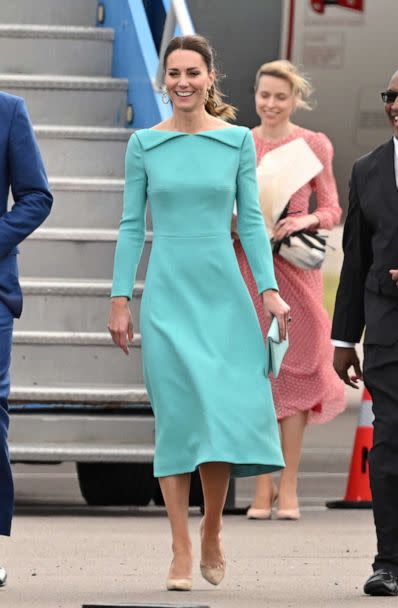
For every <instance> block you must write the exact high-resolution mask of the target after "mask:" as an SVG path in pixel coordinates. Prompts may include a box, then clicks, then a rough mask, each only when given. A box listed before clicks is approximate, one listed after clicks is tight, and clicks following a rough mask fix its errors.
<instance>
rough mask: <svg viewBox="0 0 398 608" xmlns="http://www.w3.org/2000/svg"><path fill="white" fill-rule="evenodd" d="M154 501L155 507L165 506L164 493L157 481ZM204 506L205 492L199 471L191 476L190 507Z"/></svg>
mask: <svg viewBox="0 0 398 608" xmlns="http://www.w3.org/2000/svg"><path fill="white" fill-rule="evenodd" d="M153 500H154V503H155V505H158V506H164V500H163V496H162V492H161V489H160V486H159V482H158V480H157V479H156V480H155V491H154V494H153ZM202 505H203V492H202V482H201V481H200V475H199V471H195V472H194V473H192V474H191V490H190V492H189V506H190V507H200V506H202Z"/></svg>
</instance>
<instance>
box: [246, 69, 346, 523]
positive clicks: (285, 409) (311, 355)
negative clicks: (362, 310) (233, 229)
mask: <svg viewBox="0 0 398 608" xmlns="http://www.w3.org/2000/svg"><path fill="white" fill-rule="evenodd" d="M310 94H311V85H310V82H309V81H308V80H307V79H306V78H305V77H304V75H303V74H301V73H300V71H299V70H298V69H297V68H296V67H295V66H294V65H293V64H292V63H290V62H289V61H284V60H279V61H273V62H271V63H265V64H264V65H262V66H261V67H260V69H259V70H258V72H257V75H256V80H255V104H256V112H257V115H258V117H259V118H260V121H261V122H260V124H259V125H258V126H257V127H255V128H254V129H253V131H252V133H253V138H254V143H255V146H256V153H257V164H259V163H260V161H261V160H262V159H263V157H264V156H265V155H266V154H268V153H270V152H272V151H273V150H276V149H277V148H278V147H280V146H283V145H284V144H288V143H289V142H292V141H294V140H295V139H297V138H302V139H303V140H304V141H305V142H306V144H308V146H309V147H310V148H311V150H312V152H314V153H315V155H316V156H317V157H318V159H319V160H320V162H321V163H322V165H323V169H322V170H321V172H320V173H318V175H316V176H315V177H314V179H312V180H310V181H309V182H308V183H305V184H303V186H302V187H300V189H299V190H297V192H295V193H294V194H293V195H292V196H291V199H290V202H289V208H288V215H287V217H286V218H285V219H282V220H280V221H279V222H277V224H276V225H275V226H274V239H275V240H276V241H280V240H282V239H283V238H285V237H287V236H289V235H291V234H292V233H293V232H295V231H298V230H303V229H304V230H317V229H318V228H320V229H322V231H325V230H330V229H331V228H333V227H334V226H336V224H338V222H339V220H340V217H341V209H340V207H339V202H338V196H337V190H336V183H335V179H334V176H333V169H332V159H333V147H332V144H331V142H330V141H329V139H328V138H327V137H326V135H324V134H323V133H320V132H314V131H310V130H308V129H304V128H302V127H300V126H299V125H297V124H296V123H295V122H293V120H292V117H293V114H294V112H295V110H296V109H298V108H305V109H310V104H309V101H308V98H309V96H310ZM313 193H315V196H316V208H315V210H314V212H311V213H310V212H309V201H310V197H311V195H312V194H313ZM235 250H236V253H237V257H238V261H239V264H240V266H241V271H242V274H243V276H244V278H245V280H246V282H247V284H248V286H249V288H250V290H251V293H252V297H253V300H254V303H255V305H256V309H257V311H258V315H259V318H260V324H261V326H262V329H263V334H264V335H265V334H266V329H267V328H266V320H265V317H264V313H263V311H262V310H261V309H260V307H259V305H258V304H259V302H258V296H257V294H255V293H254V292H253V290H252V289H251V287H252V277H251V272H250V269H249V268H248V265H247V262H246V259H245V254H244V251H243V249H242V248H241V247H240V243H239V241H236V242H235ZM274 265H275V273H276V278H277V282H278V285H279V289H280V293H281V296H282V297H283V298H284V300H286V301H287V302H289V305H290V307H291V316H292V323H291V324H290V326H289V340H290V347H289V350H288V353H287V355H286V357H285V359H284V362H283V365H282V369H281V372H280V374H279V377H278V378H277V379H272V392H273V395H274V402H275V407H276V413H277V418H278V420H279V422H280V429H281V436H282V449H283V454H284V458H285V463H286V468H285V469H284V471H282V473H281V476H280V483H279V488H278V489H277V488H276V486H275V485H274V483H273V480H272V477H271V475H261V476H259V477H257V479H256V491H255V496H254V499H253V502H252V505H251V508H250V509H249V511H248V517H249V518H253V519H268V518H270V517H271V509H272V503H273V501H274V500H275V499H276V497H277V495H278V496H279V498H278V510H277V517H278V518H279V519H292V520H295V519H298V518H299V517H300V511H299V504H298V498H297V472H298V468H299V463H300V455H301V447H302V440H303V434H304V430H305V427H306V425H307V424H309V423H310V424H320V423H323V422H327V421H328V420H331V419H332V418H334V417H335V416H336V415H337V414H339V413H340V412H341V411H342V410H343V409H344V407H345V391H344V385H343V383H342V382H341V380H340V379H339V378H338V376H337V374H336V373H335V371H334V370H333V367H332V358H333V351H332V346H331V343H330V329H331V328H330V321H329V318H328V315H327V312H326V311H325V309H324V308H323V284H322V275H321V271H320V270H319V269H317V270H312V269H311V270H303V269H301V268H298V267H296V266H294V265H293V264H291V263H289V262H287V261H286V260H284V259H283V258H282V257H281V256H280V255H278V254H274Z"/></svg>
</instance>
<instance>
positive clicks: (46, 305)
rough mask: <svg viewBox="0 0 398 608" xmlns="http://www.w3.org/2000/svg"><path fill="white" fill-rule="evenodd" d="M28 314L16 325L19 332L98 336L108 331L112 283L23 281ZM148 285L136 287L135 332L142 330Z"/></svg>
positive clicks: (134, 302) (141, 284) (29, 279)
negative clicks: (53, 332)
mask: <svg viewBox="0 0 398 608" xmlns="http://www.w3.org/2000/svg"><path fill="white" fill-rule="evenodd" d="M21 286H22V290H23V293H24V310H23V315H22V317H21V318H20V319H16V321H15V329H16V330H18V331H28V330H33V329H34V330H37V331H46V330H47V331H77V332H91V331H93V332H98V331H104V330H105V329H106V325H107V321H108V316H109V308H110V299H109V295H110V293H111V282H110V281H100V280H92V279H90V280H85V281H84V280H77V279H70V280H60V279H37V278H25V279H22V280H21ZM143 289H144V283H143V282H138V283H137V284H136V285H135V288H134V293H133V301H132V303H131V306H130V309H131V311H132V315H133V326H134V331H136V332H138V331H139V327H140V306H141V297H142V293H143Z"/></svg>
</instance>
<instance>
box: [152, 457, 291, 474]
mask: <svg viewBox="0 0 398 608" xmlns="http://www.w3.org/2000/svg"><path fill="white" fill-rule="evenodd" d="M210 462H225V463H228V464H230V465H231V477H256V476H257V475H264V474H266V473H274V472H276V471H280V470H282V469H284V468H285V465H284V464H262V463H253V462H232V461H231V460H225V458H212V459H211V460H201V461H200V462H198V463H197V464H196V465H194V466H193V468H191V467H188V468H186V469H184V470H179V471H176V470H173V471H167V472H165V471H161V472H159V471H155V472H154V477H156V478H157V477H170V476H173V475H184V474H186V473H194V472H195V471H196V470H197V469H198V467H200V465H202V464H206V463H210ZM239 469H241V472H240V471H239ZM250 469H252V471H251V470H250Z"/></svg>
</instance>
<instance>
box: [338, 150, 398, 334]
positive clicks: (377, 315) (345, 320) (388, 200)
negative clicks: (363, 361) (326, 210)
mask: <svg viewBox="0 0 398 608" xmlns="http://www.w3.org/2000/svg"><path fill="white" fill-rule="evenodd" d="M343 249H344V262H343V267H342V270H341V275H340V284H339V288H338V291H337V295H336V305H335V312H334V317H333V329H332V338H334V339H336V340H344V341H347V342H359V341H360V339H361V335H362V332H363V329H364V327H365V326H366V333H365V340H364V341H365V343H366V344H383V345H390V344H393V343H395V342H397V341H398V287H397V286H396V284H395V283H394V281H393V280H392V279H391V275H390V273H389V270H390V269H391V268H397V269H398V189H397V185H396V181H395V170H394V142H393V139H391V140H390V141H388V142H387V143H386V144H383V145H382V146H380V147H379V148H377V149H376V150H374V151H373V152H370V154H367V155H366V156H363V157H362V158H360V159H359V160H358V161H357V162H356V163H355V165H354V167H353V170H352V176H351V182H350V195H349V209H348V215H347V219H346V222H345V227H344V236H343Z"/></svg>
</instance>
